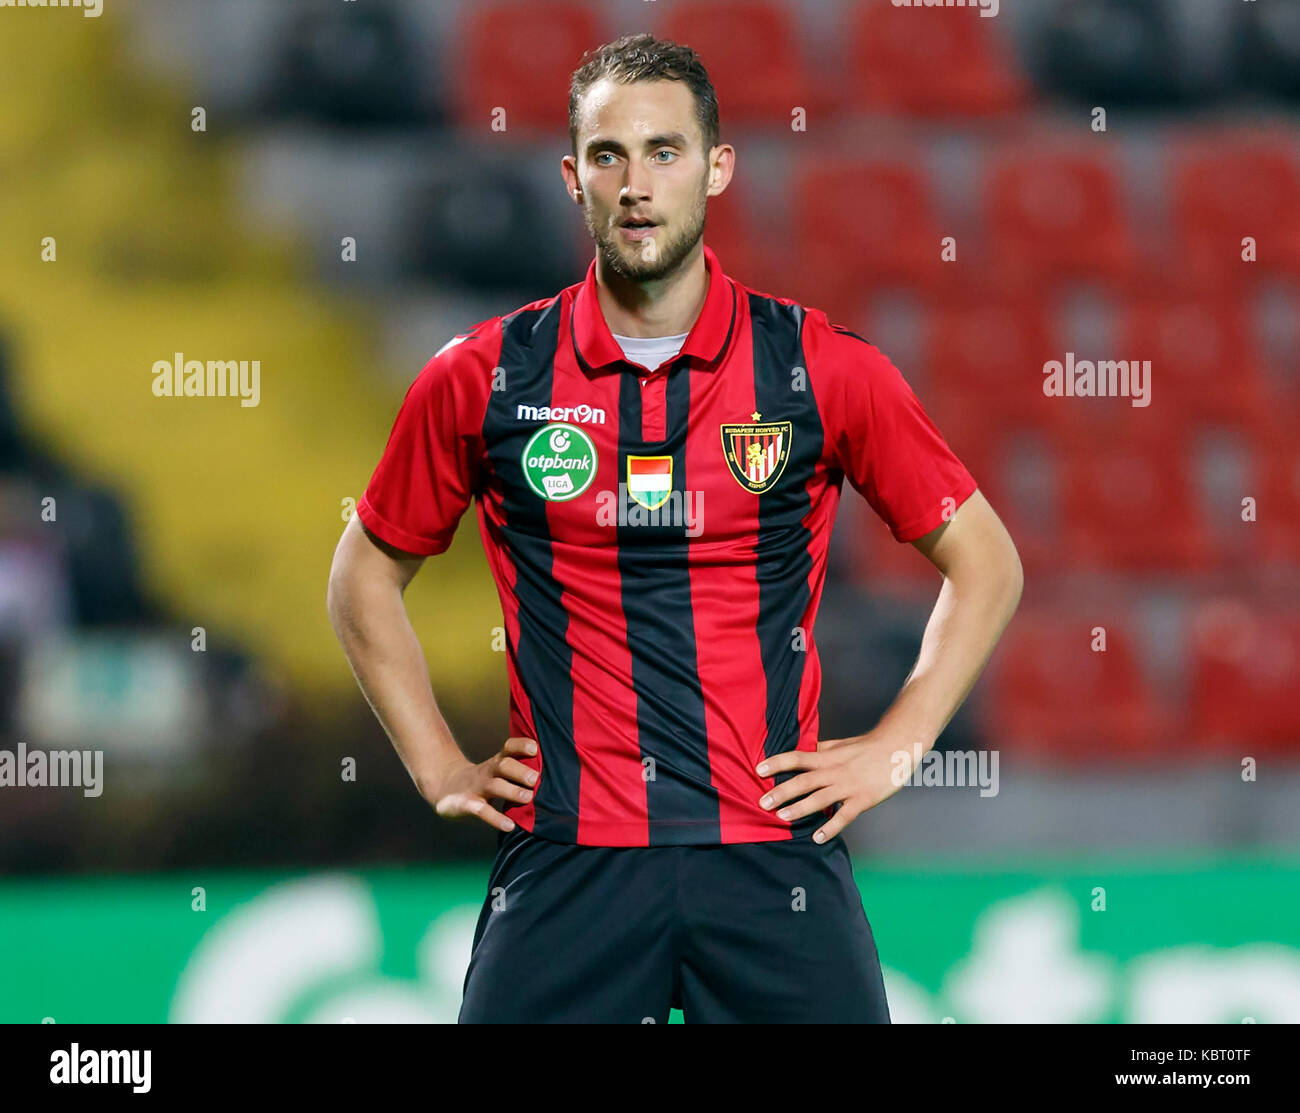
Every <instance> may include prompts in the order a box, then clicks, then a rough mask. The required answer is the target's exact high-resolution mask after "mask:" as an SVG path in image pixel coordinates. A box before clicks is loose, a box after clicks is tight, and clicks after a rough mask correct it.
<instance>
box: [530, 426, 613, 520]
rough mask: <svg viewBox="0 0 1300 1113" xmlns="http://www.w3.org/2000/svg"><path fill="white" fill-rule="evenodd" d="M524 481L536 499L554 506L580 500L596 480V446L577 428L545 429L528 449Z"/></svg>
mask: <svg viewBox="0 0 1300 1113" xmlns="http://www.w3.org/2000/svg"><path fill="white" fill-rule="evenodd" d="M520 463H521V464H522V465H523V469H524V478H525V479H526V480H527V481H528V486H529V487H531V488H532V490H533V493H534V494H535V495H539V496H541V497H542V498H544V499H547V500H549V501H551V502H565V501H567V500H568V499H576V498H577V497H578V496H579V495H580V494H582V492H583V491H585V490H586V489H587V488H588V487H590V486H591V481H592V480H593V479H594V478H595V477H596V446H595V445H594V444H592V443H591V438H590V437H589V436H587V434H586V433H584V432H583V431H582V430H581V429H579V428H578V427H577V426H576V425H568V424H566V423H565V422H555V423H553V424H551V425H543V426H542V427H541V428H540V429H538V430H537V432H536V433H534V434H533V435H532V436H531V437H529V438H528V443H527V444H526V445H524V451H523V455H522V456H521V457H520Z"/></svg>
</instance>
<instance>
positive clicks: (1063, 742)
mask: <svg viewBox="0 0 1300 1113" xmlns="http://www.w3.org/2000/svg"><path fill="white" fill-rule="evenodd" d="M1098 626H1100V627H1102V628H1104V630H1105V646H1106V648H1105V650H1104V651H1099V650H1094V649H1093V644H1094V641H1095V635H1094V633H1093V630H1094V628H1095V627H1098ZM988 693H989V694H988V700H989V705H988V709H989V726H990V744H992V745H1002V746H1006V747H1008V748H1012V749H1014V750H1015V751H1017V752H1019V753H1025V754H1034V755H1036V756H1040V757H1044V758H1049V759H1055V760H1057V761H1060V762H1064V763H1075V762H1078V761H1081V760H1082V761H1086V760H1099V759H1107V758H1110V759H1114V758H1121V757H1150V756H1154V755H1157V754H1159V753H1162V752H1163V753H1168V752H1170V751H1171V750H1172V749H1173V748H1174V739H1173V738H1172V737H1171V736H1170V733H1169V732H1168V730H1167V726H1168V723H1169V716H1168V713H1167V712H1166V711H1165V710H1164V708H1163V707H1161V706H1160V704H1159V703H1158V702H1157V701H1156V700H1155V699H1154V698H1153V695H1152V693H1151V691H1150V689H1149V687H1148V685H1147V682H1146V680H1145V678H1144V676H1143V673H1142V669H1141V667H1140V664H1139V657H1138V654H1137V652H1136V650H1135V648H1134V645H1133V640H1132V637H1131V634H1130V632H1129V631H1128V630H1126V629H1125V628H1124V626H1123V624H1122V623H1114V622H1110V621H1106V620H1104V619H1099V618H1087V619H1084V618H1068V617H1064V616H1053V615H1046V614H1041V613H1039V614H1035V613H1033V612H1029V613H1022V614H1018V615H1017V616H1016V617H1015V618H1014V619H1013V620H1012V622H1011V625H1010V626H1009V627H1008V628H1007V631H1006V633H1005V634H1004V635H1003V640H1002V642H1001V643H1000V644H999V645H998V648H997V650H996V651H995V653H994V657H993V661H992V663H991V666H990V675H989V685H988Z"/></svg>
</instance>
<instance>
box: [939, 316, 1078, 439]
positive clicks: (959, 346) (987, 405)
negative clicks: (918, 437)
mask: <svg viewBox="0 0 1300 1113" xmlns="http://www.w3.org/2000/svg"><path fill="white" fill-rule="evenodd" d="M929 326H930V327H929V333H928V344H927V349H928V351H927V356H926V366H927V367H928V368H929V370H930V381H931V390H932V393H933V394H935V395H936V396H941V397H942V398H943V399H944V406H945V410H946V411H948V412H951V411H952V410H954V409H958V410H961V411H963V412H966V413H969V412H971V410H972V409H974V410H978V411H979V412H980V413H982V414H986V415H988V416H989V417H991V418H993V419H994V420H995V422H996V423H997V424H999V425H1005V424H1006V423H1008V422H1010V423H1023V424H1027V425H1041V426H1042V427H1044V428H1047V427H1051V426H1053V425H1056V424H1058V423H1060V422H1062V421H1064V420H1065V415H1066V406H1064V405H1062V404H1061V400H1060V399H1057V398H1048V397H1047V396H1046V395H1044V393H1043V364H1044V363H1045V362H1046V361H1048V360H1050V359H1054V358H1059V356H1060V348H1061V345H1060V343H1059V342H1057V341H1055V340H1054V338H1053V335H1052V329H1051V327H1050V325H1049V321H1048V316H1047V313H1046V311H1045V309H1044V307H1043V305H1042V304H1041V303H1040V302H1037V301H1030V300H1025V301H1021V302H1016V301H988V302H983V301H981V302H964V303H962V302H952V301H945V302H944V303H943V304H942V306H941V308H939V309H938V311H937V312H935V313H934V314H932V315H931V317H930V319H929Z"/></svg>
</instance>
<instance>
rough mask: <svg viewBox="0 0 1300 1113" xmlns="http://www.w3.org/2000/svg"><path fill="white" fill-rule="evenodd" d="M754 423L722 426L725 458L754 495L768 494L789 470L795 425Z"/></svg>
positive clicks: (778, 422) (755, 415)
mask: <svg viewBox="0 0 1300 1113" xmlns="http://www.w3.org/2000/svg"><path fill="white" fill-rule="evenodd" d="M762 416H763V415H762V414H758V413H756V414H754V421H752V422H741V423H739V424H736V425H723V426H722V454H723V456H725V457H726V459H727V467H729V468H730V469H731V474H732V475H733V476H734V477H735V480H736V482H737V483H739V484H740V485H741V486H742V487H744V488H745V490H746V491H750V492H752V493H753V494H756V495H757V494H761V493H762V492H763V491H766V490H767V489H768V488H769V487H770V486H772V484H773V483H775V482H776V481H777V480H778V479H779V478H780V477H781V472H783V471H784V470H785V462H786V460H787V459H788V458H789V455H790V438H791V435H792V432H793V429H794V424H793V422H789V421H769V422H760V421H759V420H758V419H759V418H760V417H762Z"/></svg>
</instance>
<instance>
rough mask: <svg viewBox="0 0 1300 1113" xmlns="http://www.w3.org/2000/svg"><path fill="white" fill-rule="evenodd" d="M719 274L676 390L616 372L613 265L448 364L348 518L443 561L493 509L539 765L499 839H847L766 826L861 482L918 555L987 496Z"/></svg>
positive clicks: (524, 731) (667, 372)
mask: <svg viewBox="0 0 1300 1113" xmlns="http://www.w3.org/2000/svg"><path fill="white" fill-rule="evenodd" d="M704 257H705V262H706V266H707V271H708V280H709V284H708V293H707V295H706V298H705V302H704V305H703V308H702V310H701V312H700V315H699V317H698V318H697V320H696V322H695V325H694V327H693V328H692V329H691V331H690V334H689V335H688V337H687V339H686V342H685V344H684V346H683V347H682V349H681V351H680V353H679V354H678V355H677V357H676V358H674V359H672V360H670V361H668V362H667V363H665V364H663V365H662V366H660V367H659V368H645V367H640V366H638V365H636V364H633V363H630V362H628V361H627V360H626V359H625V358H624V356H623V352H622V350H621V349H620V348H619V346H618V344H617V342H616V341H615V340H614V338H613V336H612V334H611V333H610V330H609V328H608V326H607V324H606V322H605V319H604V315H603V313H602V312H601V310H600V306H599V303H598V301H597V295H596V275H595V263H594V262H593V263H592V264H591V266H590V268H589V269H588V271H587V276H586V278H585V280H584V281H583V282H580V283H577V284H575V285H573V286H570V287H568V288H566V289H564V290H563V291H561V292H560V293H559V294H557V295H555V296H554V297H551V298H548V299H545V300H541V301H535V302H531V303H530V304H528V305H525V306H523V307H521V308H519V309H517V310H515V311H514V312H513V313H509V314H507V315H505V316H503V317H493V318H491V319H489V320H486V321H483V322H481V323H479V324H478V325H475V326H474V327H473V328H471V329H469V330H467V331H466V332H465V333H463V334H461V335H459V336H457V337H455V338H454V339H453V340H452V341H450V342H449V343H448V344H447V345H445V346H444V347H443V348H442V349H441V350H440V351H439V352H438V353H437V354H436V355H435V356H434V357H433V358H432V359H431V360H430V361H429V363H428V364H427V365H426V366H425V368H424V369H423V370H422V371H421V372H420V374H419V375H418V376H417V377H416V379H415V381H414V382H413V383H412V384H411V386H410V388H409V389H408V390H407V393H406V397H405V399H404V401H403V403H402V406H401V409H400V411H399V413H398V415H397V418H396V421H395V422H394V425H393V428H392V432H391V434H390V436H389V438H388V443H387V446H386V448H385V450H384V453H383V457H382V459H381V460H380V462H379V465H378V466H377V468H376V469H375V472H374V475H373V477H372V478H371V480H370V483H369V486H368V487H367V489H366V491H365V494H364V496H363V497H362V499H361V502H360V503H359V504H358V507H357V513H358V514H359V515H360V517H361V521H362V523H363V524H364V525H365V526H366V528H367V529H369V530H370V531H371V532H373V533H374V534H376V535H377V536H378V537H380V538H382V539H383V540H384V541H386V542H388V543H389V544H391V545H393V546H395V547H397V548H399V549H403V550H405V551H407V552H410V553H416V554H422V555H432V554H435V553H440V552H442V551H443V550H444V549H446V548H447V546H448V545H449V544H450V543H451V539H452V535H453V533H454V532H455V529H456V525H457V522H458V521H459V519H460V517H461V515H462V514H463V513H464V511H465V509H466V508H467V507H468V506H469V504H470V502H471V501H473V502H474V503H475V505H476V508H477V514H478V524H479V532H480V535H481V537H482V540H483V547H484V550H485V552H486V554H487V559H488V564H489V566H490V568H491V571H492V575H493V578H494V579H495V581H496V586H497V591H498V593H499V595H500V598H501V606H502V611H503V615H504V619H505V630H506V641H507V647H506V649H507V674H508V678H509V686H510V721H509V730H510V733H511V734H512V735H518V736H524V737H528V738H534V739H536V740H537V743H538V750H539V752H538V754H537V755H536V756H535V757H532V758H529V759H527V760H526V761H525V764H527V765H529V766H531V767H532V768H534V769H536V770H537V771H538V773H539V774H540V776H539V779H538V782H537V784H536V786H535V791H534V796H533V799H532V801H531V802H529V803H528V804H526V805H520V804H511V805H509V806H507V808H506V814H508V815H509V816H511V817H512V818H513V819H514V820H515V821H516V822H517V823H518V824H519V825H520V826H521V827H523V828H525V829H526V830H529V831H531V832H533V833H534V834H535V835H537V836H539V837H543V838H547V839H551V840H553V841H557V842H564V843H579V844H583V845H592V846H658V845H666V844H682V843H733V842H757V841H765V840H773V839H789V838H802V837H807V836H810V835H811V834H812V833H813V831H815V830H816V829H817V827H819V826H820V825H821V823H822V822H824V819H825V815H827V814H830V813H829V812H826V813H822V814H814V815H811V816H807V817H805V818H803V819H801V820H796V821H794V822H793V823H792V822H789V821H785V820H782V819H780V818H778V817H777V816H776V815H775V814H772V813H769V812H767V811H765V810H764V809H763V808H761V807H760V806H759V799H760V798H761V797H762V796H763V794H764V793H765V792H766V791H767V790H768V789H770V788H771V787H772V786H773V784H774V783H775V782H774V780H773V778H771V777H767V778H764V777H760V776H759V775H758V774H757V773H756V772H755V766H756V765H757V764H758V763H759V762H760V761H761V760H762V759H763V757H764V756H770V755H773V754H776V753H780V752H783V751H785V750H789V749H793V748H795V747H798V748H800V749H806V750H814V749H816V746H817V732H818V713H817V703H818V695H819V691H820V686H821V668H820V664H819V661H818V656H817V645H816V641H815V639H814V636H813V631H814V622H815V619H816V615H817V606H818V602H819V600H820V598H821V594H822V585H823V582H824V580H825V575H826V558H827V549H828V546H829V541H830V535H831V528H832V526H833V525H834V520H835V511H836V507H837V506H838V504H839V497H840V491H841V488H842V484H843V480H844V477H845V476H848V478H849V482H850V483H851V485H852V486H853V487H854V488H855V489H857V490H858V491H859V492H861V494H862V495H863V496H865V498H866V499H867V501H868V502H869V503H870V504H871V506H872V507H873V508H874V509H875V511H876V513H878V514H879V515H880V516H881V517H882V518H883V519H884V520H885V522H886V523H888V525H889V527H890V528H891V530H892V531H893V534H894V536H895V537H896V538H897V539H898V540H899V541H910V540H913V539H915V538H918V537H921V536H922V535H924V534H926V533H928V532H929V531H930V530H932V529H934V528H936V527H937V526H939V525H940V524H942V522H943V521H945V520H946V519H947V518H948V517H950V516H951V514H952V512H953V511H954V510H955V509H956V507H957V506H958V505H960V504H961V503H962V502H963V501H964V500H965V499H966V498H967V497H969V495H970V494H971V492H972V491H974V490H975V481H974V480H973V479H972V478H971V476H970V474H969V472H968V471H967V470H966V468H965V467H963V466H962V464H961V462H960V461H959V460H958V459H957V458H956V456H954V454H953V453H952V452H951V450H950V449H949V448H948V446H947V444H946V443H945V442H944V440H943V438H942V437H941V436H940V435H939V433H938V431H937V430H936V429H935V427H934V425H933V424H932V423H931V421H930V420H929V418H928V417H927V416H926V414H925V412H924V411H923V409H922V407H921V404H920V402H919V401H918V400H917V398H916V396H915V394H914V393H913V392H912V390H911V389H910V388H909V386H908V385H907V383H906V382H905V381H904V380H903V378H902V376H901V375H900V374H899V372H898V370H897V369H896V368H895V367H894V365H893V364H892V363H891V362H890V361H889V360H888V359H886V358H885V356H883V355H882V354H881V353H880V352H879V351H878V350H877V349H876V348H875V347H873V346H872V345H871V344H870V343H868V342H867V341H865V340H864V339H862V338H861V337H859V336H857V335H856V334H854V333H852V332H850V331H848V330H847V329H844V328H841V327H839V326H837V325H833V324H831V323H830V321H829V320H828V319H827V317H826V314H825V313H824V312H822V311H821V310H819V309H813V308H804V307H803V306H801V305H799V304H798V303H796V302H794V301H792V300H790V299H787V298H780V297H773V296H771V295H768V294H763V293H759V292H757V291H754V290H751V289H749V288H747V287H745V286H744V285H743V284H741V283H739V282H737V281H735V280H734V279H732V278H730V277H729V276H727V275H725V274H724V273H723V272H722V269H721V266H720V264H719V262H718V260H717V257H716V256H715V254H714V253H713V252H712V251H711V250H710V249H709V248H708V247H705V248H704ZM870 726H871V724H869V723H864V724H863V730H866V729H868V728H869V727H870ZM790 775H791V774H783V775H782V776H781V777H780V779H781V780H784V779H786V778H787V777H789V776H790Z"/></svg>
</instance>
